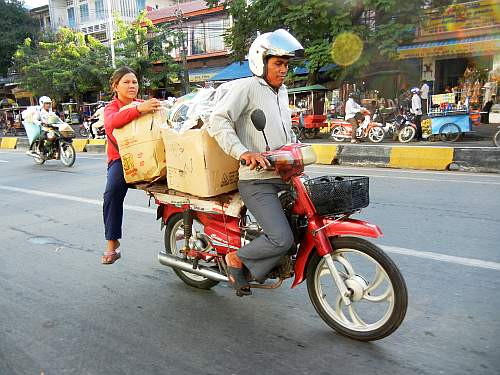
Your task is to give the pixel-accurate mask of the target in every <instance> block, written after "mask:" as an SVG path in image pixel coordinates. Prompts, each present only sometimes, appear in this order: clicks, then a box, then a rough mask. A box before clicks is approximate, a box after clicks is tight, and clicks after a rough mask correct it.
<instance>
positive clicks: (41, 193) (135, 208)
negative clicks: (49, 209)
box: [0, 185, 156, 214]
mask: <svg viewBox="0 0 500 375" xmlns="http://www.w3.org/2000/svg"><path fill="white" fill-rule="evenodd" d="M0 190H7V191H13V192H16V193H25V194H29V195H37V196H40V197H48V198H56V199H64V200H67V201H73V202H80V203H87V204H93V205H97V206H102V200H98V199H89V198H82V197H75V196H73V195H66V194H58V193H48V192H45V191H38V190H31V189H23V188H17V187H14V186H5V185H0ZM123 208H124V209H125V210H128V211H136V212H145V213H148V214H150V213H155V212H156V209H154V208H147V207H141V206H133V205H129V204H124V205H123Z"/></svg>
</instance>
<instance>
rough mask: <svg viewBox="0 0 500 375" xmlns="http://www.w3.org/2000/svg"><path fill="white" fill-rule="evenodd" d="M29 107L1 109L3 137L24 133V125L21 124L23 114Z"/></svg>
mask: <svg viewBox="0 0 500 375" xmlns="http://www.w3.org/2000/svg"><path fill="white" fill-rule="evenodd" d="M26 108H27V107H19V106H16V107H11V108H2V109H0V126H1V128H2V131H3V135H6V136H7V135H12V136H14V137H15V136H16V135H17V134H18V133H20V132H24V128H23V125H22V123H21V112H22V111H24V110H25V109H26Z"/></svg>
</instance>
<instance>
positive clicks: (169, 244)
mask: <svg viewBox="0 0 500 375" xmlns="http://www.w3.org/2000/svg"><path fill="white" fill-rule="evenodd" d="M183 217H184V216H183V214H182V213H178V214H175V215H173V216H172V217H171V218H170V219H169V220H168V223H167V225H166V228H165V251H166V252H167V253H168V254H171V255H173V256H175V257H178V258H182V259H186V258H187V259H189V257H186V255H185V254H183V253H182V252H181V250H182V249H183V248H184V219H183ZM204 229H205V227H204V225H203V224H202V223H201V222H199V221H198V220H197V219H196V218H194V219H193V229H192V230H193V233H194V232H195V231H196V232H198V233H204ZM199 264H200V265H202V266H210V265H213V263H212V264H205V263H204V262H202V261H200V262H199ZM172 269H173V270H174V272H175V274H176V275H177V276H178V277H179V279H181V280H182V281H184V282H185V283H186V284H188V285H189V286H192V287H194V288H198V289H206V290H208V289H211V288H212V287H214V286H215V285H217V284H218V283H219V282H218V281H215V280H211V279H208V278H206V277H204V276H200V275H196V274H194V273H190V272H186V271H181V270H179V269H176V268H173V267H172Z"/></svg>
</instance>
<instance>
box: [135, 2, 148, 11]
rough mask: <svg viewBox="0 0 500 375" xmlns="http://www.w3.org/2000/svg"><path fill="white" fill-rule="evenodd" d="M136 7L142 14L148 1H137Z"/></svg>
mask: <svg viewBox="0 0 500 375" xmlns="http://www.w3.org/2000/svg"><path fill="white" fill-rule="evenodd" d="M135 5H136V7H137V11H138V12H140V11H141V10H143V9H144V8H146V0H136V1H135Z"/></svg>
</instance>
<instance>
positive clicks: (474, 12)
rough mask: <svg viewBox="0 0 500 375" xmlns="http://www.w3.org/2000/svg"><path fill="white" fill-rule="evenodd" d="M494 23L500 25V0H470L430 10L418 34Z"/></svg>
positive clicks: (427, 34)
mask: <svg viewBox="0 0 500 375" xmlns="http://www.w3.org/2000/svg"><path fill="white" fill-rule="evenodd" d="M496 25H500V2H499V1H498V0H480V1H472V2H469V3H461V4H452V5H449V6H448V7H444V8H439V9H434V10H432V11H430V12H429V14H428V15H427V17H426V18H425V20H424V22H423V24H422V25H421V27H420V33H419V36H433V35H436V34H441V33H449V32H457V31H462V30H470V29H479V28H484V27H495V26H496Z"/></svg>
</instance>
